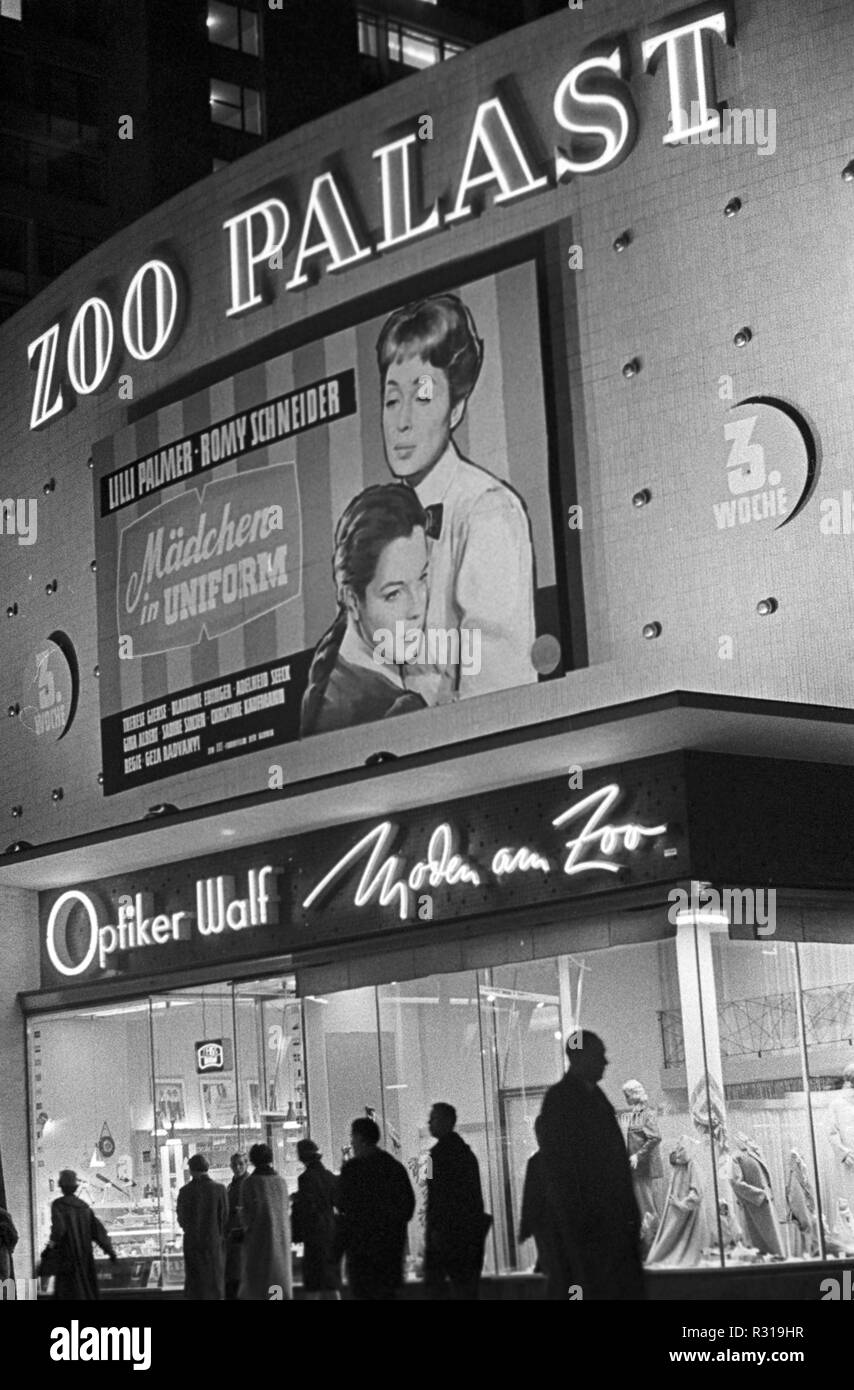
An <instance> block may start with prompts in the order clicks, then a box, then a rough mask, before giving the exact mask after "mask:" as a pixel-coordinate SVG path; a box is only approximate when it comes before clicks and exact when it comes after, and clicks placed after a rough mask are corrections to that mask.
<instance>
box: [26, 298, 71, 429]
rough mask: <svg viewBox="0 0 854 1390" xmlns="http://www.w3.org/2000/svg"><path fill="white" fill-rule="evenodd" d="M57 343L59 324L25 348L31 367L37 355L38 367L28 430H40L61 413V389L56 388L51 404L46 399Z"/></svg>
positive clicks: (53, 367)
mask: <svg viewBox="0 0 854 1390" xmlns="http://www.w3.org/2000/svg"><path fill="white" fill-rule="evenodd" d="M58 343H59V324H58V323H52V324H51V326H50V328H49V329H48V330H47V332H46V333H42V335H41V337H40V338H36V339H35V340H34V341H33V342H32V343H30V344H29V346H28V348H27V361H28V362H29V363H30V365H31V366H32V361H33V358H34V357H35V355H36V353H38V367H37V368H36V389H35V391H34V393H33V408H32V412H31V414H30V429H31V430H37V429H40V428H41V426H42V425H45V424H47V422H48V420H50V419H52V417H53V416H54V415H59V414H61V412H62V409H63V406H64V404H65V403H64V401H63V398H62V387H61V386H58V387H57V388H56V395H55V396H54V399H53V404H52V405H48V397H49V396H50V393H51V388H52V387H53V373H54V370H55V368H56V349H57V345H58Z"/></svg>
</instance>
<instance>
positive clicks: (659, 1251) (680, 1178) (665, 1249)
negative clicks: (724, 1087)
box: [647, 1135, 709, 1268]
mask: <svg viewBox="0 0 854 1390" xmlns="http://www.w3.org/2000/svg"><path fill="white" fill-rule="evenodd" d="M692 1147H693V1145H692V1142H691V1140H690V1139H688V1138H687V1137H686V1136H685V1135H683V1136H682V1138H681V1139H680V1141H679V1143H678V1145H677V1146H676V1148H675V1149H674V1150H673V1152H672V1153H671V1155H670V1164H671V1169H672V1173H671V1178H670V1187H669V1188H668V1192H667V1200H666V1202H665V1204H664V1215H663V1216H662V1218H661V1225H660V1227H659V1228H658V1235H657V1236H656V1238H655V1241H654V1242H653V1246H652V1249H651V1250H650V1252H649V1257H648V1259H647V1264H648V1265H681V1266H682V1267H683V1268H685V1267H687V1266H690V1265H697V1264H699V1263H700V1259H701V1257H702V1254H703V1249H704V1247H705V1246H706V1245H708V1243H709V1231H708V1226H707V1222H706V1217H705V1213H704V1211H703V1193H702V1189H701V1187H700V1176H699V1172H698V1168H697V1163H696V1160H695V1159H694V1158H693V1157H692V1156H691V1149H692Z"/></svg>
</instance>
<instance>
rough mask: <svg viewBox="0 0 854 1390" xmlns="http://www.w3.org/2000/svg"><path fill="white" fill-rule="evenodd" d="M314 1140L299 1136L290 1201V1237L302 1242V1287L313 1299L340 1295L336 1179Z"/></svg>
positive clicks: (327, 1299) (319, 1299)
mask: <svg viewBox="0 0 854 1390" xmlns="http://www.w3.org/2000/svg"><path fill="white" fill-rule="evenodd" d="M322 1157H323V1155H322V1154H321V1152H320V1149H319V1148H318V1147H317V1145H316V1144H315V1142H314V1140H313V1139H300V1141H299V1143H298V1144H297V1158H298V1159H299V1161H300V1163H302V1164H304V1165H305V1166H304V1168H303V1171H302V1172H301V1173H300V1175H299V1178H298V1180H297V1191H296V1192H295V1194H294V1196H293V1198H292V1203H291V1236H292V1238H293V1240H295V1241H296V1242H297V1244H302V1247H303V1256H302V1286H303V1289H304V1290H305V1297H306V1298H307V1299H310V1300H312V1301H314V1302H320V1301H325V1302H334V1301H336V1300H337V1299H339V1298H340V1297H341V1294H340V1292H339V1290H340V1288H341V1273H340V1269H339V1265H340V1260H338V1259H336V1257H335V1210H334V1206H333V1202H334V1197H335V1192H336V1188H337V1186H338V1180H337V1178H336V1177H335V1175H334V1173H330V1171H329V1169H328V1168H324V1166H323V1163H322V1162H321V1160H322Z"/></svg>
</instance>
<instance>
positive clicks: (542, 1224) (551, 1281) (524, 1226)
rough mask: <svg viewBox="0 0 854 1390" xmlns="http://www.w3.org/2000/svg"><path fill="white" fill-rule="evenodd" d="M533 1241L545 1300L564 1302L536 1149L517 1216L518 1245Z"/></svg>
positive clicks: (536, 1131) (536, 1270) (557, 1250)
mask: <svg viewBox="0 0 854 1390" xmlns="http://www.w3.org/2000/svg"><path fill="white" fill-rule="evenodd" d="M539 1131H540V1120H539V1116H537V1119H536V1120H535V1121H534V1134H535V1136H536V1139H537V1143H539V1139H540V1132H539ZM526 1240H533V1242H534V1244H535V1246H536V1248H537V1261H536V1264H535V1265H534V1273H535V1274H542V1275H544V1276H545V1280H546V1298H547V1299H551V1300H556V1299H564V1298H566V1296H567V1290H566V1288H564V1287H563V1282H562V1278H561V1261H560V1248H559V1247H558V1246H556V1243H555V1234H554V1229H553V1223H552V1221H551V1216H550V1213H549V1204H548V1197H547V1195H546V1183H545V1178H544V1176H543V1155H542V1153H541V1152H540V1150H539V1149H537V1151H536V1153H533V1154H531V1157H530V1158H529V1159H528V1162H527V1165H526V1167H525V1180H524V1183H523V1185H522V1209H521V1212H520V1214H519V1241H520V1242H522V1241H526Z"/></svg>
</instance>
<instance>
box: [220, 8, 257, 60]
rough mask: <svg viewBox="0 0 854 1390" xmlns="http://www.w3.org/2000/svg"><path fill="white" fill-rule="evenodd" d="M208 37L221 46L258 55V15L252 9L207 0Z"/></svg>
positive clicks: (254, 55)
mask: <svg viewBox="0 0 854 1390" xmlns="http://www.w3.org/2000/svg"><path fill="white" fill-rule="evenodd" d="M208 38H209V39H210V41H211V43H216V44H219V45H220V47H221V48H236V49H238V50H239V51H240V52H241V53H251V54H252V55H253V57H256V58H257V56H258V15H257V13H256V11H255V10H254V9H247V8H244V7H239V6H237V5H225V4H223V3H222V0H208Z"/></svg>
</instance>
